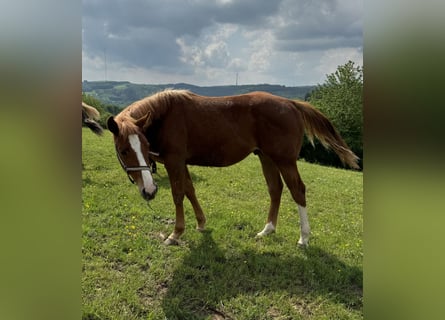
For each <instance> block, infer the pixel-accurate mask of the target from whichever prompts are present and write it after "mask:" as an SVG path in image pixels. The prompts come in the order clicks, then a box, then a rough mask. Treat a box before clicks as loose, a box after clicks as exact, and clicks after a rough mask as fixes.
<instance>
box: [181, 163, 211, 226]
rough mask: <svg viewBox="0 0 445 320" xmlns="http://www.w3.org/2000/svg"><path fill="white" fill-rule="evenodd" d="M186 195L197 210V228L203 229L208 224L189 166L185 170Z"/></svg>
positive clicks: (194, 209)
mask: <svg viewBox="0 0 445 320" xmlns="http://www.w3.org/2000/svg"><path fill="white" fill-rule="evenodd" d="M185 195H186V197H187V199H189V201H190V203H191V204H192V206H193V211H194V212H195V217H196V222H197V225H196V229H197V230H198V231H203V230H204V228H205V224H206V217H205V215H204V212H203V211H202V209H201V206H200V205H199V202H198V199H197V198H196V194H195V188H194V187H193V182H192V178H191V176H190V172H189V170H188V169H187V168H186V172H185Z"/></svg>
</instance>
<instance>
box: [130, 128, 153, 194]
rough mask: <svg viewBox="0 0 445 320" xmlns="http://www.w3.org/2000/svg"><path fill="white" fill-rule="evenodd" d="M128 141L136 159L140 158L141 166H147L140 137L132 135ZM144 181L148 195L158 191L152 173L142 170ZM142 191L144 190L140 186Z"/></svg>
mask: <svg viewBox="0 0 445 320" xmlns="http://www.w3.org/2000/svg"><path fill="white" fill-rule="evenodd" d="M128 141H129V142H130V145H131V148H132V149H133V151H134V152H135V153H136V157H137V158H138V161H139V165H140V166H147V162H145V159H144V156H143V155H142V151H141V141H139V137H138V135H137V134H130V135H129V136H128ZM141 175H142V181H143V187H142V188H145V190H146V191H147V192H148V193H153V192H155V190H156V186H155V185H154V183H153V177H152V176H151V173H150V171H149V170H142V171H141ZM139 188H140V189H142V188H141V187H140V186H139Z"/></svg>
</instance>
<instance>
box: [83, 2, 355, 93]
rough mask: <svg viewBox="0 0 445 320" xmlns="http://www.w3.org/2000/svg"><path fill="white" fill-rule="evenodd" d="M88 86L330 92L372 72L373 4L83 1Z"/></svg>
mask: <svg viewBox="0 0 445 320" xmlns="http://www.w3.org/2000/svg"><path fill="white" fill-rule="evenodd" d="M82 6H83V7H82V79H83V80H90V81H94V80H105V79H106V80H126V81H131V82H135V83H151V84H162V83H178V82H187V83H190V84H195V85H202V86H212V85H232V84H235V82H236V74H237V73H238V83H239V84H258V83H270V84H281V85H286V86H298V85H313V84H319V83H320V84H321V83H323V82H324V81H325V79H326V74H329V73H332V72H334V71H335V70H336V68H337V66H338V65H341V64H345V63H346V62H347V61H348V60H352V61H354V62H355V63H357V64H359V65H362V64H363V62H362V61H363V35H362V32H363V0H83V1H82Z"/></svg>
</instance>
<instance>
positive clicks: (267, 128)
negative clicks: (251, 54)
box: [183, 92, 303, 165]
mask: <svg viewBox="0 0 445 320" xmlns="http://www.w3.org/2000/svg"><path fill="white" fill-rule="evenodd" d="M184 107H186V106H184ZM188 107H189V110H185V112H184V114H183V118H184V120H185V121H186V124H185V126H186V128H187V129H186V130H187V137H188V138H187V140H188V141H187V145H188V149H189V150H188V152H189V153H190V155H191V156H190V159H189V160H190V161H189V162H190V163H191V164H204V165H211V163H214V164H213V165H229V164H233V163H236V162H239V161H241V160H242V159H244V158H245V157H246V156H247V155H248V154H250V153H251V152H253V151H254V150H257V149H261V150H264V151H265V152H267V153H271V154H272V153H273V154H275V153H283V152H286V153H288V154H289V155H290V156H291V157H292V158H294V157H296V155H297V153H298V151H299V148H300V145H301V142H299V140H301V138H302V135H303V127H302V125H301V116H300V118H299V114H298V111H297V110H296V109H295V108H294V107H293V105H292V103H291V101H290V100H288V99H285V98H281V97H277V96H274V95H271V94H269V93H265V92H252V93H248V94H243V95H238V96H227V97H203V96H197V95H196V96H194V103H193V104H191V105H188ZM186 108H187V107H186ZM297 149H298V150H297ZM200 159H201V160H202V161H201V160H200ZM200 161H201V162H202V163H201V162H200Z"/></svg>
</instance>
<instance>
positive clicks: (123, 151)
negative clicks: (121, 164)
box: [121, 149, 128, 157]
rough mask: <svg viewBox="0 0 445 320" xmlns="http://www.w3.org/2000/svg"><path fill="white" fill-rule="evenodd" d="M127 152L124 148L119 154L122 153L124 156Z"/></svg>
mask: <svg viewBox="0 0 445 320" xmlns="http://www.w3.org/2000/svg"><path fill="white" fill-rule="evenodd" d="M127 154H128V150H127V149H124V150H122V151H121V155H123V156H124V157H125V156H126V155H127Z"/></svg>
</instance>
